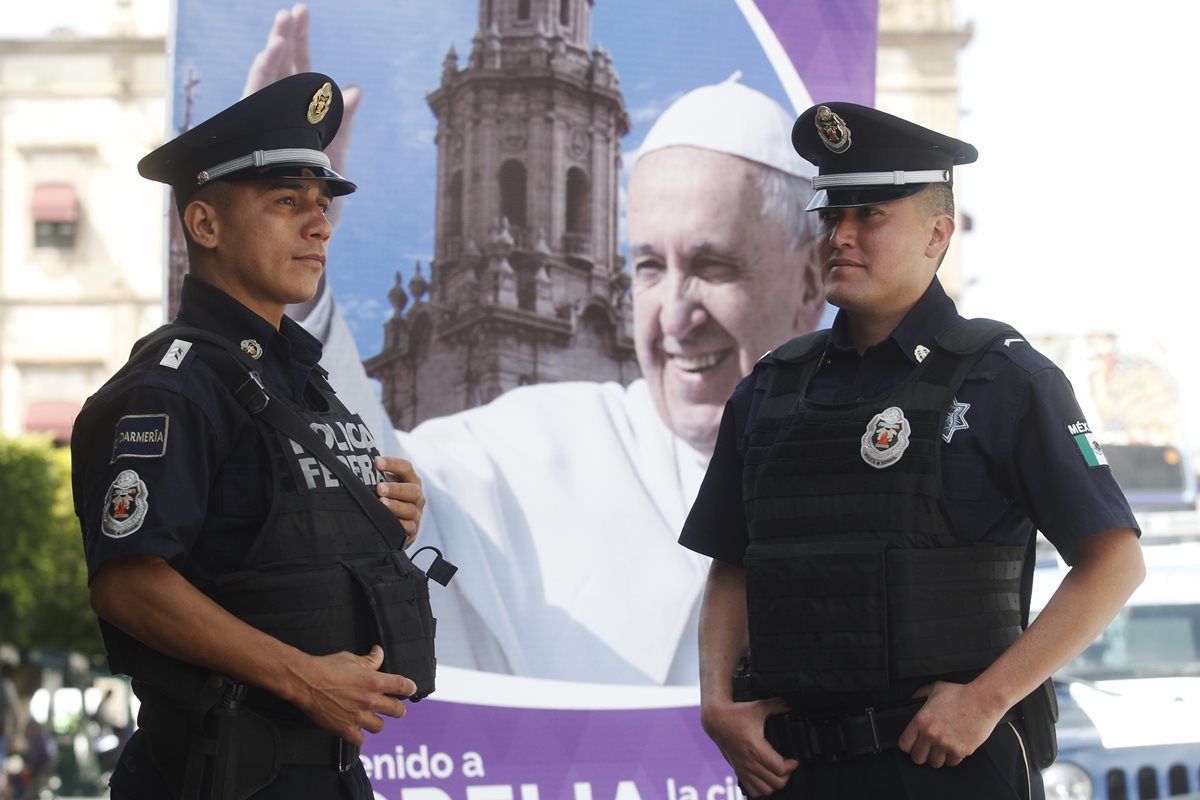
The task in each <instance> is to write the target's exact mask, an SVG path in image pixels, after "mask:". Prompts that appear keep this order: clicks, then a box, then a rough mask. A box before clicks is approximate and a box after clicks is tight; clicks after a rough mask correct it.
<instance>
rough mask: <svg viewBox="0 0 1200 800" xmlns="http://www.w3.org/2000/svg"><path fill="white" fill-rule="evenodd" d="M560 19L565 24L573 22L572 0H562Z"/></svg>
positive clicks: (559, 7)
mask: <svg viewBox="0 0 1200 800" xmlns="http://www.w3.org/2000/svg"><path fill="white" fill-rule="evenodd" d="M558 21H559V22H560V23H561V24H562V25H564V26H566V25H570V24H571V0H560V2H559V4H558Z"/></svg>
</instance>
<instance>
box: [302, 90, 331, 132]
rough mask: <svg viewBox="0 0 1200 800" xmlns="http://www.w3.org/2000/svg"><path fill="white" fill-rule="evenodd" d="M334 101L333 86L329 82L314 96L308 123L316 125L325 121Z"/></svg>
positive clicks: (309, 107) (309, 110) (309, 109)
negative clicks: (330, 105)
mask: <svg viewBox="0 0 1200 800" xmlns="http://www.w3.org/2000/svg"><path fill="white" fill-rule="evenodd" d="M332 101H333V86H332V85H330V83H329V82H328V81H326V82H325V85H324V86H322V87H321V88H320V89H317V93H316V94H314V95H313V98H312V102H311V103H309V104H308V121H309V122H310V123H312V124H313V125H316V124H317V123H318V122H320V121H321V120H323V119H325V114H326V113H327V112H328V111H329V104H330V103H331V102H332Z"/></svg>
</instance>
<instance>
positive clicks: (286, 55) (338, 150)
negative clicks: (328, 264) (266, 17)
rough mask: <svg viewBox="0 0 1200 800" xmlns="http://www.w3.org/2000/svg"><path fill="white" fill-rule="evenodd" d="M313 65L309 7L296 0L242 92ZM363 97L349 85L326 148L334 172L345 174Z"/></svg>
mask: <svg viewBox="0 0 1200 800" xmlns="http://www.w3.org/2000/svg"><path fill="white" fill-rule="evenodd" d="M309 69H311V59H310V58H309V50H308V7H307V6H305V5H304V4H303V3H296V4H295V5H294V6H292V7H291V9H286V8H281V9H280V10H279V11H278V12H276V14H275V22H274V24H273V25H272V26H271V31H270V32H269V33H268V34H267V43H266V44H265V45H264V46H263V49H262V50H260V51H259V52H258V54H257V55H256V56H254V61H253V62H252V63H251V64H250V71H249V72H247V73H246V86H245V87H244V88H243V89H242V96H243V97H245V96H246V95H248V94H251V93H252V92H257V91H258V90H259V89H261V88H263V87H264V86H267V85H268V84H272V83H274V82H275V81H277V80H280V79H281V78H286V77H287V76H289V75H295V74H296V73H298V72H308V71H309ZM360 100H362V89H360V88H359V87H357V86H347V87H345V88H344V89H343V90H342V103H343V106H344V109H345V110H344V111H343V113H342V125H341V127H340V128H339V129H338V135H337V136H336V137H335V138H334V140H333V142H332V143H330V145H329V147H327V148H325V154H326V155H328V156H329V160H330V162H332V164H333V170H334V172H339V173H342V174H345V166H346V153H347V152H348V151H349V149H350V126H351V123H352V122H353V121H354V112H355V111H356V110H358V103H359V101H360ZM336 209H337V204H334V206H333V210H334V213H335V214H336ZM335 222H336V217H335Z"/></svg>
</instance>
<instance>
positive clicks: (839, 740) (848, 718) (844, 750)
mask: <svg viewBox="0 0 1200 800" xmlns="http://www.w3.org/2000/svg"><path fill="white" fill-rule="evenodd" d="M924 704H925V698H919V699H916V700H913V701H911V702H908V703H905V704H904V705H900V706H893V707H891V708H880V709H877V708H864V709H862V710H860V711H852V712H849V713H845V714H837V715H833V716H820V717H813V716H809V717H805V716H803V715H801V714H798V713H796V712H794V711H789V712H788V713H786V714H775V715H773V716H770V717H767V723H766V730H765V735H766V738H767V741H768V742H770V743H771V746H772V747H774V748H775V749H776V750H777V751H779V754H780V755H781V756H783V757H784V758H795V759H801V760H805V761H812V760H822V761H840V760H843V759H847V758H855V757H857V756H863V755H867V754H868V753H882V752H883V751H884V750H893V749H895V747H896V745H897V743H898V742H899V741H900V734H902V733H903V732H904V729H905V728H907V727H908V723H910V722H912V718H913V717H915V716H916V715H917V712H918V711H920V710H921V706H923V705H924ZM1016 718H1017V716H1016V714H1015V713H1014V712H1013V711H1011V710H1010V711H1008V712H1006V713H1005V715H1004V716H1003V717H1001V719H1000V721H1001V722H1009V721H1012V720H1014V719H1016Z"/></svg>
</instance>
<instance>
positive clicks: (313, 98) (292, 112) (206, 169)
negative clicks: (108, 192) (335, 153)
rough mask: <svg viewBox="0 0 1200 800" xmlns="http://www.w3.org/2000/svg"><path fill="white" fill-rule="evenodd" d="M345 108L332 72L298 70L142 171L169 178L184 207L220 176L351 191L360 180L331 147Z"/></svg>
mask: <svg viewBox="0 0 1200 800" xmlns="http://www.w3.org/2000/svg"><path fill="white" fill-rule="evenodd" d="M342 110H343V106H342V92H341V90H340V89H339V88H338V85H337V84H336V83H334V81H333V79H332V78H330V77H329V76H327V75H322V74H320V73H316V72H304V73H301V74H299V75H291V76H289V77H287V78H284V79H283V80H280V81H276V82H275V83H272V84H271V85H270V86H266V87H264V88H262V89H260V90H258V91H257V92H255V93H254V94H252V95H249V96H248V97H245V98H243V99H241V100H239V101H238V102H237V103H234V104H233V105H232V106H230V107H229V108H227V109H225V110H224V111H221V112H220V113H218V114H217V115H216V116H214V117H211V118H209V119H207V120H205V121H204V122H201V123H200V124H199V125H197V126H195V127H194V128H191V129H190V130H187V131H184V132H183V133H181V134H180V135H179V136H177V137H176V138H174V139H172V140H171V141H169V142H167V143H166V144H164V145H162V146H161V147H159V148H158V149H157V150H155V151H154V152H152V153H150V154H149V155H147V156H146V157H145V158H143V159H142V160H141V161H140V162H138V172H139V173H140V174H141V175H142V177H144V178H149V179H150V180H152V181H159V182H160V183H166V184H169V185H170V186H171V188H173V189H174V190H175V202H176V204H177V205H178V206H179V208H180V209H182V208H183V207H184V206H186V205H187V203H188V201H189V200H190V199H191V198H192V196H193V195H194V194H195V193H196V192H197V191H198V190H199V189H200V188H201V187H203V186H205V185H206V184H208V183H210V182H212V181H236V180H256V179H262V178H303V179H319V180H324V181H327V182H328V184H329V190H330V192H331V193H332V194H334V195H335V196H336V195H343V194H349V193H350V192H353V191H354V190H355V189H357V188H358V187H357V186H355V185H354V184H353V183H351V182H350V181H348V180H346V179H345V178H343V177H342V176H341V175H339V174H338V173H337V172H335V171H334V170H333V168H332V167H331V165H330V162H329V156H327V155H325V152H324V151H325V148H326V147H328V146H329V143H330V142H332V141H333V137H334V136H336V135H337V131H338V127H339V126H340V125H341V123H342Z"/></svg>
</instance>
